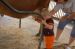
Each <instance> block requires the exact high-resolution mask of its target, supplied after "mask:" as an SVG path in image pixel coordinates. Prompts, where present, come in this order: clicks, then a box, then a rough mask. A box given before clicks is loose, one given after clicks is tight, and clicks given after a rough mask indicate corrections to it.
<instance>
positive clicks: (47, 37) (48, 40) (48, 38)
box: [37, 9, 54, 49]
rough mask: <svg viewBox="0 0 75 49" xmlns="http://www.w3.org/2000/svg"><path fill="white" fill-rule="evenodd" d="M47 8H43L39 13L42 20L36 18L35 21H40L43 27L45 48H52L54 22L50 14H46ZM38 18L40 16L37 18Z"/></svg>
mask: <svg viewBox="0 0 75 49" xmlns="http://www.w3.org/2000/svg"><path fill="white" fill-rule="evenodd" d="M48 12H49V11H48V10H47V9H43V10H42V11H41V14H42V16H43V18H44V20H37V22H39V23H42V24H43V25H44V27H43V39H44V43H45V46H46V49H52V48H53V44H54V32H53V29H54V22H53V20H52V18H51V17H50V16H48ZM39 19H40V18H39Z"/></svg>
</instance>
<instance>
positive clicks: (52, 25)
mask: <svg viewBox="0 0 75 49" xmlns="http://www.w3.org/2000/svg"><path fill="white" fill-rule="evenodd" d="M42 23H43V24H44V25H45V28H48V29H53V28H54V24H53V23H49V24H47V23H46V22H45V21H44V20H43V21H42Z"/></svg>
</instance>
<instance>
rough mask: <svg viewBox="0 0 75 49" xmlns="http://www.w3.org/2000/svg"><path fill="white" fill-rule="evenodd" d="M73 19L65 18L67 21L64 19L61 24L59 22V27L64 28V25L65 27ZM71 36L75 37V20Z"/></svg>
mask: <svg viewBox="0 0 75 49" xmlns="http://www.w3.org/2000/svg"><path fill="white" fill-rule="evenodd" d="M71 21H72V20H65V21H63V22H61V21H60V22H59V24H58V29H61V30H63V29H64V27H65V26H66V25H67V24H68V23H70V22H71ZM71 37H73V38H75V22H74V26H73V28H72V31H71Z"/></svg>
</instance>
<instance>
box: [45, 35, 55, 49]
mask: <svg viewBox="0 0 75 49" xmlns="http://www.w3.org/2000/svg"><path fill="white" fill-rule="evenodd" d="M44 43H45V46H46V49H52V48H53V44H54V35H53V36H44Z"/></svg>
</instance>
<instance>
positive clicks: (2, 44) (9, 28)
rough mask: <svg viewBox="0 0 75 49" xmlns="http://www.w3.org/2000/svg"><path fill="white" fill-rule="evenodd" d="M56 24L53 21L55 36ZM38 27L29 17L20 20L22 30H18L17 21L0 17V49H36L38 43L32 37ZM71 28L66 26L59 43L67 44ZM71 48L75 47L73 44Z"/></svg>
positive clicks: (7, 17)
mask: <svg viewBox="0 0 75 49" xmlns="http://www.w3.org/2000/svg"><path fill="white" fill-rule="evenodd" d="M57 24H58V22H57V21H55V29H54V32H55V34H56V30H57V29H56V28H57ZM39 26H40V25H39V24H38V23H37V22H35V21H34V20H33V19H32V17H31V16H30V17H27V18H24V19H22V28H19V19H16V18H12V17H9V16H4V17H1V16H0V49H37V46H38V41H37V40H35V39H34V35H35V34H37V33H38V31H39ZM71 28H72V27H68V26H66V28H65V29H64V32H63V34H62V35H61V37H60V39H59V42H60V43H68V41H69V37H70V32H71ZM71 46H75V42H74V43H72V45H71Z"/></svg>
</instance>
